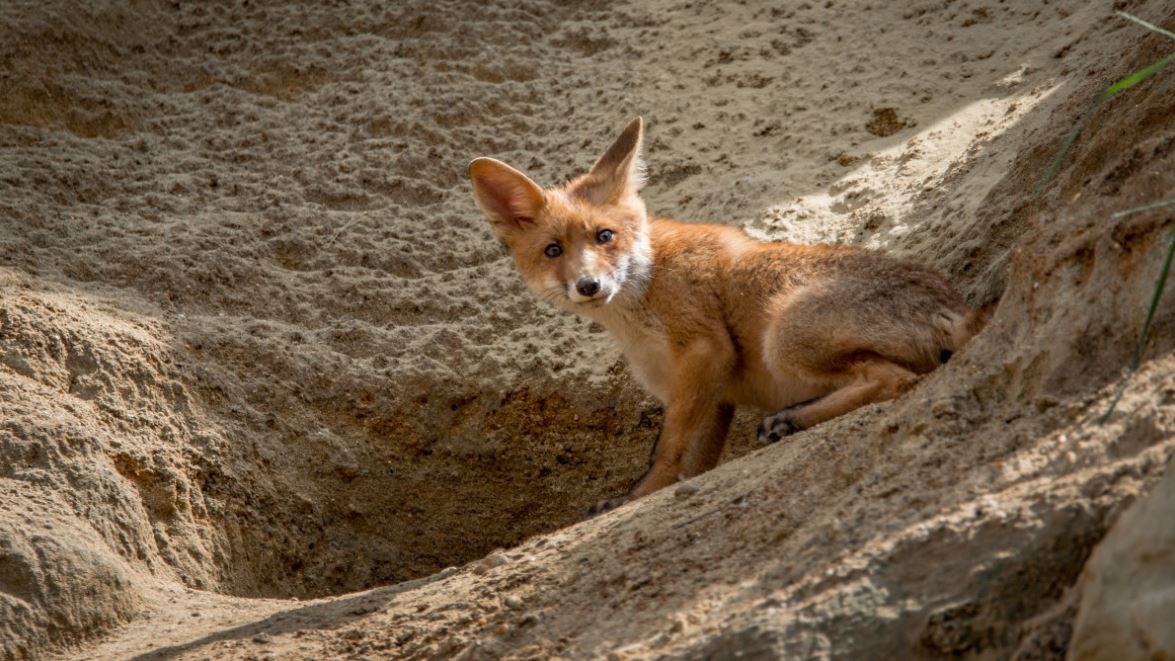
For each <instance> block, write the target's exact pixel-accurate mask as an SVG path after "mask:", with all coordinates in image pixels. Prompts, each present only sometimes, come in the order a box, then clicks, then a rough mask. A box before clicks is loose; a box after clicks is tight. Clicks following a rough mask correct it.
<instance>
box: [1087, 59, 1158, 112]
mask: <svg viewBox="0 0 1175 661" xmlns="http://www.w3.org/2000/svg"><path fill="white" fill-rule="evenodd" d="M1172 62H1175V53H1172V54H1170V55H1168V56H1167V57H1164V58H1163V59H1161V60H1158V61H1156V62H1151V63H1150V64H1148V65H1147V66H1145V67H1143V68H1141V69H1139V70H1138V71H1135V72H1134V73H1132V74H1130V75H1129V76H1126V77H1125V78H1123V79H1122V80H1119V81H1118V82H1116V83H1114V84H1113V85H1110V86H1109V87H1107V88H1106V89H1104V90H1102V93H1101V94H1099V95H1098V99H1099V100H1102V101H1104V100H1106V99H1108V98H1110V97H1111V96H1114V95H1115V94H1117V93H1118V92H1121V91H1122V90H1124V89H1127V88H1130V87H1134V86H1135V85H1137V84H1139V83H1141V82H1142V81H1144V80H1146V79H1147V78H1150V77H1151V76H1153V75H1155V74H1156V73H1158V72H1160V71H1162V70H1163V68H1164V67H1166V66H1167V65H1168V64H1171V63H1172Z"/></svg>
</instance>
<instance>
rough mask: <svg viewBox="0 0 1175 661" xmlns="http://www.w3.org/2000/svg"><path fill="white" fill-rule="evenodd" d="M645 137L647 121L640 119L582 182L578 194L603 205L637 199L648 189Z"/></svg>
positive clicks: (618, 139)
mask: <svg viewBox="0 0 1175 661" xmlns="http://www.w3.org/2000/svg"><path fill="white" fill-rule="evenodd" d="M644 133H645V125H644V120H642V119H641V118H640V117H636V118H634V119H633V120H632V121H631V122H629V123H628V126H626V127H624V131H623V132H621V134H620V137H618V138H616V142H613V143H612V146H611V147H609V148H608V151H606V152H604V155H603V156H601V157H600V160H598V161H596V164H595V165H593V166H592V169H591V171H590V172H588V173H587V175H586V176H585V177H584V178H583V179H581V180H580V181H579V182H578V184H577V185H576V186H575V191H574V192H575V194H577V195H580V196H582V197H584V198H587V199H588V200H590V201H591V202H593V203H595V204H600V205H604V204H616V203H618V202H621V201H624V200H627V199H629V198H633V199H635V198H636V196H637V191H639V190H640V188H641V186H644V185H645V161H644V159H643V158H641V143H642V142H643V138H644Z"/></svg>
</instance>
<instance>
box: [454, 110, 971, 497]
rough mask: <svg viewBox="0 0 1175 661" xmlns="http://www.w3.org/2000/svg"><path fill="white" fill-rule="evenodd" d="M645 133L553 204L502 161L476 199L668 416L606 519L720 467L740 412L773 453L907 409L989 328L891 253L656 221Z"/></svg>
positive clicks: (633, 126)
mask: <svg viewBox="0 0 1175 661" xmlns="http://www.w3.org/2000/svg"><path fill="white" fill-rule="evenodd" d="M643 139H644V121H643V120H642V119H641V118H640V117H636V118H635V119H633V120H632V121H631V122H629V123H628V125H627V126H626V127H625V128H624V130H623V131H622V132H621V133H620V135H619V137H617V138H616V139H615V141H614V142H613V143H612V145H611V146H610V147H609V148H608V149H607V150H606V151H605V152H604V154H603V156H601V157H600V158H599V159H598V160H597V161H596V162H595V164H594V165H592V167H591V169H590V170H588V172H587V174H584V175H581V176H578V177H575V178H573V179H571V180H570V181H567V182H566V183H563V184H561V185H557V186H553V187H549V188H545V189H544V188H543V187H541V186H539V185H538V184H537V183H535V182H534V181H533V180H532V179H531V178H530V177H528V176H527V175H525V174H523V173H522V172H520V171H519V170H516V169H514V168H512V167H510V166H509V165H507V164H505V163H503V162H501V161H499V160H496V159H493V158H489V157H482V158H476V159H474V160H473V161H471V162H470V164H469V177H470V180H471V182H472V186H473V193H474V199H475V201H476V203H477V205H478V207H479V208H480V210H481V211H482V213H483V214H484V215H485V217H486V219H488V221H489V223H490V226H491V227H492V229H493V232H494V234H495V236H496V237H497V238H498V240H499V241H500V242H501V243H503V244H505V246H506V248H507V249H508V251H509V253H510V255H511V256H512V258H513V262H514V266H515V268H516V269H517V271H518V272H519V274H521V276H522V280H523V282H524V283H525V285H526V286H527V288H529V289H530V291H531V292H533V294H534V295H535V296H536V297H537V298H538V299H540V300H541V301H545V302H547V303H550V304H552V305H554V306H556V307H558V308H562V309H564V310H568V311H571V312H574V313H576V314H579V315H581V316H582V317H585V318H587V319H589V320H592V321H595V322H598V323H599V324H600V325H602V326H603V327H604V328H605V329H606V330H607V331H608V333H609V334H610V335H611V336H612V337H613V338H614V339H615V341H616V342H617V344H618V345H619V348H620V351H621V352H622V353H623V355H624V357H625V360H626V361H627V363H628V366H629V369H630V371H631V373H632V375H633V376H634V377H635V378H636V380H637V381H638V382H639V383H640V384H641V386H642V387H643V388H644V389H645V390H646V391H647V392H648V393H650V394H651V395H652V396H653V397H655V398H656V399H657V400H659V401H660V402H661V404H662V405H663V406H664V421H663V424H662V428H661V430H660V434H659V436H658V438H657V440H656V442H655V444H654V446H653V450H652V452H651V454H650V464H649V467H648V469H647V470H646V472H645V473H644V475H643V476H642V477H640V478H639V479H638V480H636V482H634V483H633V485H632V486H631V487H630V488H629V489H628V491H627V492H626V493H624V494H621V495H618V496H615V497H612V498H607V499H604V500H601V501H599V502H597V503H595V504H594V505H592V507H591V508H590V509H589V511H588V514H589V516H594V515H597V514H600V513H603V512H606V511H608V510H611V509H614V508H616V507H618V506H620V505H622V504H624V503H626V502H628V501H630V500H633V499H636V498H640V497H642V496H645V495H648V494H650V493H653V492H655V491H657V490H659V489H663V488H665V487H666V486H669V485H671V484H674V483H676V482H678V481H679V480H684V479H686V478H689V477H693V476H695V475H698V474H700V473H703V472H705V471H708V470H710V469H711V468H713V467H714V466H716V465H717V464H718V461H719V458H720V456H721V454H722V451H723V449H724V446H725V443H726V437H727V434H728V432H729V430H730V425H731V421H732V419H733V416H734V412H735V407H737V406H750V407H754V408H756V409H759V410H761V411H764V412H766V413H767V414H766V416H765V417H763V418H762V421H761V422H760V423H759V426H758V431H757V434H758V439H759V441H761V442H762V443H764V444H769V443H774V442H777V441H779V440H780V439H782V438H784V437H787V436H790V435H792V434H795V433H797V432H800V431H802V430H805V429H808V428H810V427H812V426H814V425H818V424H820V423H822V422H825V421H827V420H830V419H832V418H835V417H837V416H840V415H843V414H845V413H847V412H849V411H852V410H854V409H857V408H859V407H861V406H864V405H866V404H871V403H876V402H884V401H887V400H891V399H894V398H896V397H898V396H900V395H901V394H903V393H904V392H906V391H907V390H909V389H910V388H911V386H912V385H913V384H914V383H915V382H916V381H917V380H918V379H919V378H920V377H921V376H922V375H924V374H926V373H928V372H930V371H932V370H934V369H935V368H937V367H938V366H939V365H941V364H942V363H944V362H946V360H947V359H949V358H950V357H951V356H952V355H953V354H955V353H957V352H958V351H959V350H960V349H961V348H962V347H963V346H964V345H965V344H966V343H967V342H968V340H970V339H971V337H972V336H974V335H975V334H976V333H977V332H978V331H979V330H980V329H981V328H982V326H983V324H984V323H986V318H987V317H988V316H989V315H990V312H991V311H990V309H987V308H986V307H985V308H980V309H973V308H971V307H970V306H968V305H967V303H966V302H965V301H964V299H963V297H962V296H961V295H960V294H959V293H958V292H957V291H956V290H955V289H954V288H953V287H952V286H951V285H950V284H949V283H948V282H947V279H946V277H945V276H943V275H942V274H941V273H940V272H938V271H936V270H934V269H932V268H930V267H927V266H924V265H921V264H919V263H916V262H914V261H910V260H906V259H902V258H898V257H896V256H893V255H889V254H886V253H884V252H881V251H876V250H870V249H864V248H859V247H854V246H847V245H806V244H796V243H789V242H784V241H772V242H763V241H758V240H755V239H753V238H752V237H751V236H750V235H748V234H747V233H746V232H745V231H743V230H742V229H741V228H737V227H734V226H731V225H724V224H707V223H694V222H682V221H676V220H671V219H667V218H660V217H656V216H653V215H650V214H649V212H648V211H647V209H646V206H645V203H644V201H643V200H642V199H641V197H640V194H639V191H640V190H641V188H642V186H643V185H644V183H645V164H644V160H643V157H642V144H643Z"/></svg>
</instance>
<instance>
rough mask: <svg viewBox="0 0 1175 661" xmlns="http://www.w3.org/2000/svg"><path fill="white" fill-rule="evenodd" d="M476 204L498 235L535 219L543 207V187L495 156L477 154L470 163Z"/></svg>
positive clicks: (502, 234)
mask: <svg viewBox="0 0 1175 661" xmlns="http://www.w3.org/2000/svg"><path fill="white" fill-rule="evenodd" d="M469 178H470V179H471V180H472V181H473V195H474V197H475V198H476V199H477V206H479V207H481V210H482V211H483V212H484V213H485V215H486V217H487V218H489V220H490V223H491V224H492V225H493V226H494V231H495V232H496V233H497V234H498V236H499V237H501V236H504V235H505V234H507V233H509V232H510V231H512V230H519V229H525V228H526V227H527V226H529V225H531V224H533V223H534V219H535V216H536V215H538V213H539V211H541V210H542V208H543V200H544V198H543V189H542V188H539V185H538V184H536V183H534V182H533V181H531V180H530V178H529V177H527V176H526V175H524V174H522V173H521V172H519V171H518V170H515V169H514V168H512V167H510V166H509V165H506V164H505V163H503V162H501V161H499V160H496V159H493V158H475V159H473V162H471V163H470V164H469Z"/></svg>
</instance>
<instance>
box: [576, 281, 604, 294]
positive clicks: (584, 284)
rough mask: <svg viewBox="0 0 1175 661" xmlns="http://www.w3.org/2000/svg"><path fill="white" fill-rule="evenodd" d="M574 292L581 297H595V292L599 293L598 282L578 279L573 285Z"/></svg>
mask: <svg viewBox="0 0 1175 661" xmlns="http://www.w3.org/2000/svg"><path fill="white" fill-rule="evenodd" d="M575 291H577V292H579V293H580V295H581V296H595V295H596V292H598V291H600V281H599V280H596V279H595V278H580V279H579V282H577V283H575Z"/></svg>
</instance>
